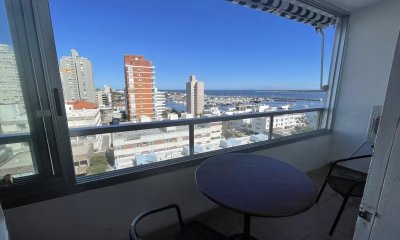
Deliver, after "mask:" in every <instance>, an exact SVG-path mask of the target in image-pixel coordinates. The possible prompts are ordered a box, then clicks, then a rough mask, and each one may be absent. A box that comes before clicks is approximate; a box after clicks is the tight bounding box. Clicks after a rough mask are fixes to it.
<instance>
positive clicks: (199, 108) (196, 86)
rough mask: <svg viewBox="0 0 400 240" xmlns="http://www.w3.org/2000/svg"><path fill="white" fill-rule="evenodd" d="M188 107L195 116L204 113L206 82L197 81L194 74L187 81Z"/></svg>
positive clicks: (189, 111) (188, 110)
mask: <svg viewBox="0 0 400 240" xmlns="http://www.w3.org/2000/svg"><path fill="white" fill-rule="evenodd" d="M186 108H187V109H186V111H187V112H188V113H191V114H193V115H194V116H198V115H200V114H202V113H203V110H204V82H200V81H197V79H196V76H194V75H191V76H190V77H189V82H187V83H186Z"/></svg>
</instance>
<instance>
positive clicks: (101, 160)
mask: <svg viewBox="0 0 400 240" xmlns="http://www.w3.org/2000/svg"><path fill="white" fill-rule="evenodd" d="M106 170H107V157H106V156H104V154H101V153H97V154H94V155H93V156H92V158H91V159H90V166H89V167H88V169H87V173H86V175H94V174H98V173H103V172H106Z"/></svg>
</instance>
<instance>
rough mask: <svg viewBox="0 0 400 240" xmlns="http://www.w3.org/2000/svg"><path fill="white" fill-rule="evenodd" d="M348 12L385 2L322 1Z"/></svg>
mask: <svg viewBox="0 0 400 240" xmlns="http://www.w3.org/2000/svg"><path fill="white" fill-rule="evenodd" d="M324 1H325V2H328V3H331V4H333V5H335V6H337V7H340V8H342V9H344V10H347V11H349V12H353V11H355V10H358V9H361V8H364V7H368V6H370V5H373V4H376V3H379V2H383V1H385V0H324Z"/></svg>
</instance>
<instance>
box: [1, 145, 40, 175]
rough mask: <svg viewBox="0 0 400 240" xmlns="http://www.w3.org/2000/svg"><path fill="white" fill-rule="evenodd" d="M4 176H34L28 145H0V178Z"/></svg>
mask: <svg viewBox="0 0 400 240" xmlns="http://www.w3.org/2000/svg"><path fill="white" fill-rule="evenodd" d="M6 174H11V175H12V176H13V177H21V176H27V175H32V174H35V169H34V166H33V161H32V155H31V149H30V146H29V143H25V142H24V143H13V144H5V145H0V178H2V177H3V176H4V175H6Z"/></svg>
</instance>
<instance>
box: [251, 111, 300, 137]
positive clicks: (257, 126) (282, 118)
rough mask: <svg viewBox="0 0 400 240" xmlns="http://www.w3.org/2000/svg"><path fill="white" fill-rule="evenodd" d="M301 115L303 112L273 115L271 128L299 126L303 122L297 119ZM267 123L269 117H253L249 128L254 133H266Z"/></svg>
mask: <svg viewBox="0 0 400 240" xmlns="http://www.w3.org/2000/svg"><path fill="white" fill-rule="evenodd" d="M302 117H304V114H302V113H294V114H285V115H278V116H274V121H273V128H274V129H286V128H292V127H296V126H299V125H301V124H303V123H301V122H300V121H299V120H300V119H301V118H302ZM269 125H270V118H269V117H260V118H253V119H252V121H251V130H252V131H253V132H256V133H265V134H268V132H269Z"/></svg>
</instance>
